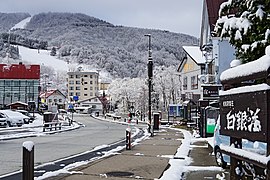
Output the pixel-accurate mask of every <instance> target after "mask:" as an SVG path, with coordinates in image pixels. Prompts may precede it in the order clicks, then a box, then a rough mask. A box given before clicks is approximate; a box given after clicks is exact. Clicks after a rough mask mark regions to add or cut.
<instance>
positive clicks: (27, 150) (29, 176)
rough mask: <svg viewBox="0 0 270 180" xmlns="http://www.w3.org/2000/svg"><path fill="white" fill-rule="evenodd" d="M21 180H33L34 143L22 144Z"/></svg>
mask: <svg viewBox="0 0 270 180" xmlns="http://www.w3.org/2000/svg"><path fill="white" fill-rule="evenodd" d="M22 180H34V143H33V142H31V141H26V142H24V143H23V171H22Z"/></svg>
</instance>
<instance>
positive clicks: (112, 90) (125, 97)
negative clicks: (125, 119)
mask: <svg viewBox="0 0 270 180" xmlns="http://www.w3.org/2000/svg"><path fill="white" fill-rule="evenodd" d="M146 89H147V87H146V84H145V81H144V80H143V79H140V78H133V79H131V78H124V79H115V80H113V82H112V83H111V85H110V87H109V90H108V94H109V95H110V97H111V98H112V101H113V103H115V104H117V106H118V108H119V109H120V110H122V111H123V112H127V111H128V106H129V105H130V104H131V103H132V104H133V106H134V107H135V109H136V110H141V109H145V107H142V106H144V104H143V103H142V102H145V99H146V98H147V97H145V96H144V95H145V94H146V93H145V91H146Z"/></svg>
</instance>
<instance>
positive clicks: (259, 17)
mask: <svg viewBox="0 0 270 180" xmlns="http://www.w3.org/2000/svg"><path fill="white" fill-rule="evenodd" d="M215 32H216V33H217V35H218V36H220V37H222V38H229V41H230V43H231V44H232V45H233V46H235V48H236V50H237V51H236V56H237V58H239V59H241V60H242V61H243V63H246V62H249V61H253V60H255V59H257V58H258V57H261V56H263V55H264V49H265V47H266V46H267V45H269V44H270V37H269V35H270V1H269V0H262V1H261V0H228V1H226V2H224V3H222V4H221V6H220V10H219V19H218V20H217V23H216V28H215Z"/></svg>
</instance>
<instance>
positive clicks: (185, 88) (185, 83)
mask: <svg viewBox="0 0 270 180" xmlns="http://www.w3.org/2000/svg"><path fill="white" fill-rule="evenodd" d="M187 83H188V79H187V77H186V76H185V77H184V79H183V89H184V90H187Z"/></svg>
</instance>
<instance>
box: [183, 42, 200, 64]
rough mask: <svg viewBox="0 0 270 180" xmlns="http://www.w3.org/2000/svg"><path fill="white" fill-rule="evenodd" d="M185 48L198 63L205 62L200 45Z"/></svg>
mask: <svg viewBox="0 0 270 180" xmlns="http://www.w3.org/2000/svg"><path fill="white" fill-rule="evenodd" d="M183 49H184V51H185V52H186V53H187V54H188V55H189V56H190V57H191V59H192V60H193V61H195V62H196V63H197V64H205V58H204V56H203V53H202V51H201V50H200V47H199V46H183Z"/></svg>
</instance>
